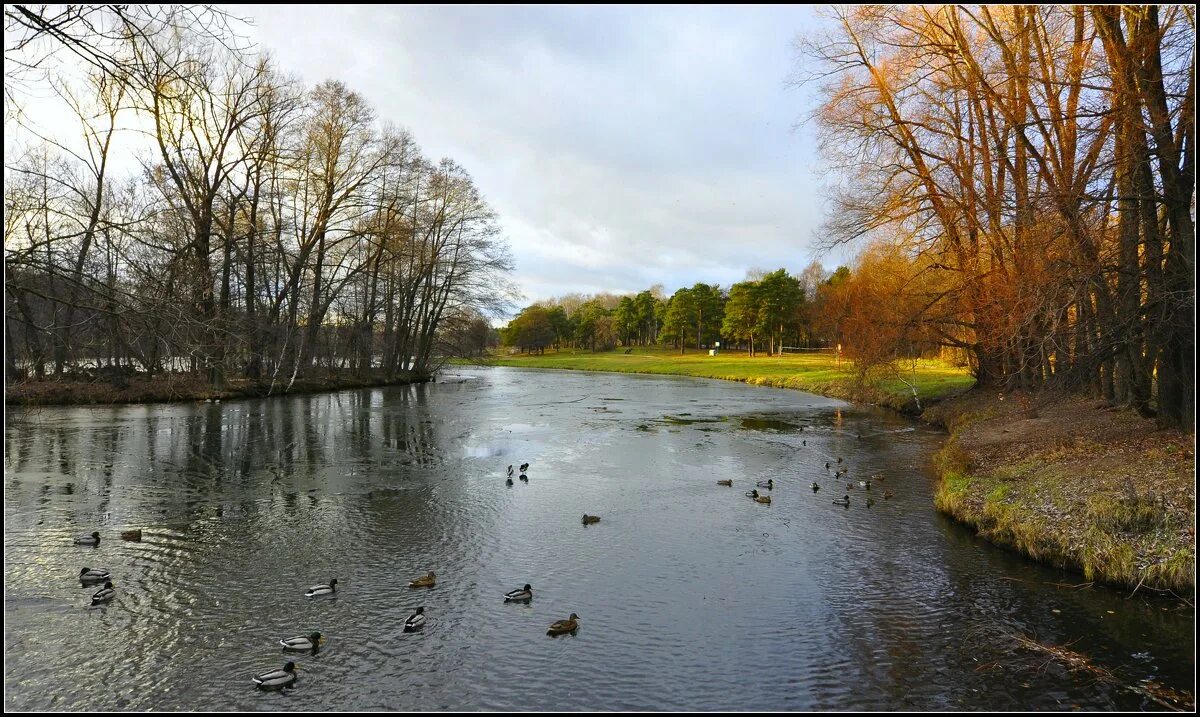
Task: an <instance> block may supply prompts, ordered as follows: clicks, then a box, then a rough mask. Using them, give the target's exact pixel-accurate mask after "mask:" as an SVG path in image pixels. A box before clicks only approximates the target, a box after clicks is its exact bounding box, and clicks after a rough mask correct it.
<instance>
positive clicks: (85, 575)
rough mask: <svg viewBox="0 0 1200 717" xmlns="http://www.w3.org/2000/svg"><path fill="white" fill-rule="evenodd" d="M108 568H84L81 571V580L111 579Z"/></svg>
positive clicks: (85, 581)
mask: <svg viewBox="0 0 1200 717" xmlns="http://www.w3.org/2000/svg"><path fill="white" fill-rule="evenodd" d="M109 577H110V576H109V574H108V571H107V570H102V569H100V568H83V569H81V570H80V571H79V582H81V583H99V582H103V581H105V580H108V579H109Z"/></svg>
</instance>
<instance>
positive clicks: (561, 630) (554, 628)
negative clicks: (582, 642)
mask: <svg viewBox="0 0 1200 717" xmlns="http://www.w3.org/2000/svg"><path fill="white" fill-rule="evenodd" d="M578 628H579V616H578V615H576V614H575V613H571V617H569V618H567V619H566V620H559V621H558V622H556V623H554V624H553V625H551V626H550V628H549V629H548V630H546V634H547V635H565V634H567V633H568V632H575V630H576V629H578Z"/></svg>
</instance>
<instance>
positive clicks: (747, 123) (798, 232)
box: [235, 6, 838, 301]
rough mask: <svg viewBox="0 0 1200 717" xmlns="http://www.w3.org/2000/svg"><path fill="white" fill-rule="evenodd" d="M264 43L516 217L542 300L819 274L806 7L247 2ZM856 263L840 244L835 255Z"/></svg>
mask: <svg viewBox="0 0 1200 717" xmlns="http://www.w3.org/2000/svg"><path fill="white" fill-rule="evenodd" d="M235 12H237V13H238V14H240V15H243V16H248V17H252V18H253V20H254V23H255V24H254V27H253V28H252V29H251V31H250V33H251V36H252V38H253V39H254V40H255V41H256V42H257V43H258V44H259V47H260V48H261V49H264V50H267V51H269V52H271V53H272V54H273V55H274V56H275V57H276V58H277V59H278V61H279V64H280V65H281V66H282V67H283V68H284V69H285V70H288V71H291V72H295V73H297V74H298V75H300V76H301V77H302V78H303V79H304V80H305V81H306V82H307V83H308V84H309V85H312V84H315V83H317V82H320V81H321V80H324V79H327V78H336V79H340V80H342V81H344V82H346V83H347V84H348V85H349V86H350V87H352V88H353V89H355V90H357V91H359V92H360V93H362V94H363V95H364V96H366V97H367V98H368V99H369V100H370V102H371V104H372V105H374V107H375V108H376V109H377V110H378V112H379V115H380V117H381V118H383V119H388V120H391V121H393V122H395V123H397V124H400V125H402V126H404V127H407V128H408V129H409V130H410V131H411V132H412V133H413V136H414V137H415V138H416V140H417V142H418V143H419V144H420V145H421V147H422V149H423V150H424V152H425V154H426V155H428V156H430V157H431V158H433V159H437V158H439V157H442V156H449V157H452V158H454V159H455V160H457V161H458V162H459V163H460V164H462V165H463V166H464V167H466V168H467V170H468V171H469V172H470V173H471V174H472V176H473V177H474V178H475V180H476V182H477V183H478V185H479V187H480V188H481V189H482V191H483V193H484V194H485V196H486V197H487V198H488V200H489V201H490V203H491V204H492V206H493V207H494V208H495V209H496V211H497V212H498V213H499V215H500V217H501V222H502V225H503V228H504V230H505V234H506V235H507V237H508V239H509V242H510V245H511V247H512V253H513V258H514V260H515V264H516V277H515V278H516V280H517V281H518V283H519V284H520V286H521V288H522V290H523V292H524V294H525V296H526V299H527V300H530V301H531V300H535V299H542V298H548V297H550V296H553V295H561V294H564V293H568V292H572V291H579V292H583V293H594V292H598V291H612V292H627V291H636V290H641V289H644V288H647V287H649V286H650V285H652V284H656V283H661V284H663V285H664V286H665V287H666V289H667V291H668V292H670V291H673V290H674V289H676V288H678V287H679V286H682V285H685V284H686V285H691V284H692V283H694V282H696V281H706V282H710V283H712V282H716V283H720V284H722V285H729V284H730V283H732V282H734V281H738V280H741V279H742V278H743V277H744V276H745V273H746V270H747V269H749V268H752V267H758V268H763V269H775V268H778V267H781V266H782V267H787V268H788V269H790V270H795V271H799V270H800V269H802V268H803V267H804V266H805V265H807V263H808V262H809V261H811V259H812V258H813V256H814V255H813V250H812V247H813V244H814V232H815V231H816V229H817V227H818V226H819V224H820V221H821V201H820V196H821V195H820V191H819V187H820V181H821V179H820V164H819V161H818V158H817V156H816V151H815V142H814V138H813V132H812V130H811V129H810V128H805V127H801V128H799V129H796V128H795V125H796V123H797V121H798V120H800V119H801V118H802V117H803V116H805V115H806V113H807V112H808V111H810V110H811V108H812V104H813V99H812V97H813V95H812V91H811V90H809V89H807V88H806V89H794V88H789V87H788V85H787V79H788V77H789V75H790V74H791V73H792V71H793V69H794V62H795V55H794V51H793V48H792V42H793V40H794V39H795V37H796V35H797V34H798V33H800V32H802V31H805V30H807V29H811V28H812V27H813V26H814V23H817V22H820V20H819V19H818V18H817V17H816V16H815V15H814V14H813V12H812V10H811V9H809V8H804V7H790V8H789V7H712V6H700V7H654V8H641V7H603V8H597V7H557V8H556V7H543V6H534V7H498V6H493V7H411V6H407V7H386V8H385V7H336V8H334V7H313V6H288V7H278V6H276V7H268V6H241V7H238V8H237V9H236V10H235ZM837 258H838V257H823V261H824V263H825V264H826V265H829V264H831V263H835V260H836V259H837Z"/></svg>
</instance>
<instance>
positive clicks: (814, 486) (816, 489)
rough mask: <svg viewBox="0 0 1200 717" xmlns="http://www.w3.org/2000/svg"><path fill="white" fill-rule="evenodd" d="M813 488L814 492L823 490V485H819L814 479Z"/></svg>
mask: <svg viewBox="0 0 1200 717" xmlns="http://www.w3.org/2000/svg"><path fill="white" fill-rule="evenodd" d="M812 489H813V493H816V492H817V491H819V490H821V486H819V485H817V482H816V481H813V484H812Z"/></svg>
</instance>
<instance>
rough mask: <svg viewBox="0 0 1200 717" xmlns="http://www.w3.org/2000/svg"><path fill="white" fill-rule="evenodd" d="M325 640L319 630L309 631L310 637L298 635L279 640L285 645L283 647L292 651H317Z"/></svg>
mask: <svg viewBox="0 0 1200 717" xmlns="http://www.w3.org/2000/svg"><path fill="white" fill-rule="evenodd" d="M324 642H325V638H324V637H322V636H321V633H319V632H313V633H309V635H308V637H305V636H304V635H300V636H298V637H288V638H285V639H283V640H280V641H279V644H280V645H283V649H285V650H288V651H290V652H308V651H310V650H313V651H315V650H316V649H317V648H318V647H320V646H321V645H322V644H323V643H324Z"/></svg>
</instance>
